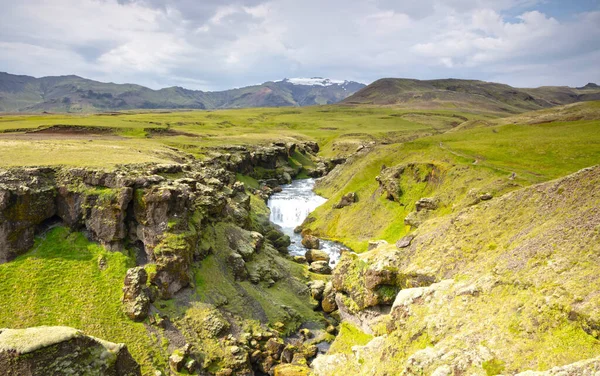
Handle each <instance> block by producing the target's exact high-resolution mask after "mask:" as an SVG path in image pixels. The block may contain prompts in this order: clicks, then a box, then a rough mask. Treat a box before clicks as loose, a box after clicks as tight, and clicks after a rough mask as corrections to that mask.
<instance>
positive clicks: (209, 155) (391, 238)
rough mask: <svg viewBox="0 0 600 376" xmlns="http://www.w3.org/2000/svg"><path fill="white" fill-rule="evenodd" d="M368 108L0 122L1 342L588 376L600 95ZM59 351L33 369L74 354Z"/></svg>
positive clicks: (594, 326) (291, 365)
mask: <svg viewBox="0 0 600 376" xmlns="http://www.w3.org/2000/svg"><path fill="white" fill-rule="evenodd" d="M380 84H381V83H376V84H373V85H375V86H372V85H371V86H368V87H367V88H365V89H363V90H360V91H358V92H357V93H356V94H354V95H353V96H350V97H349V98H348V99H346V100H344V101H343V102H342V103H340V104H337V105H322V106H308V107H294V108H289V107H284V108H266V107H261V108H243V109H218V110H194V109H190V110H181V111H179V110H178V111H172V110H169V109H162V110H131V111H123V112H110V113H88V114H60V113H51V114H42V113H40V114H31V113H27V114H8V113H7V114H2V115H0V311H1V312H2V315H0V328H11V329H15V330H17V329H21V330H25V329H26V328H30V327H38V326H52V327H54V326H66V327H72V328H76V329H78V330H81V331H82V333H83V334H85V336H92V337H97V338H101V339H102V340H105V341H110V342H111V343H113V345H114V343H117V344H118V343H124V344H125V345H126V348H127V350H128V352H129V353H130V355H129V356H130V357H131V358H132V359H134V361H135V362H136V363H137V364H138V367H139V368H138V369H137V370H136V369H135V367H133V368H131V369H133V371H131V372H132V373H131V374H143V375H159V374H162V375H170V374H172V375H178V374H202V375H205V374H206V375H208V374H211V375H220V376H225V375H253V374H255V375H264V374H269V375H279V376H289V375H309V374H314V375H323V376H325V375H327V376H329V375H390V374H403V375H423V374H426V375H438V376H441V375H467V374H468V375H497V374H522V375H551V374H557V373H556V372H565V374H567V375H585V374H590V375H591V374H594V373H593V372H597V370H598V369H599V368H598V367H600V360H599V359H600V358H599V357H600V340H599V338H600V337H599V330H600V329H599V328H600V326H599V322H600V316H599V315H600V311H599V310H598V307H599V305H598V303H599V302H598V296H597V291H596V290H597V289H596V286H597V285H598V281H597V279H598V273H597V269H598V267H597V265H598V261H599V260H598V257H599V255H600V249H599V248H598V247H599V244H600V241H599V240H600V210H599V208H600V196H598V189H597V186H598V183H600V182H599V181H598V180H599V176H600V175H599V169H598V164H599V161H600V131H599V127H600V102H598V101H594V100H593V99H594V98H595V97H593V95H595V94H590V93H591V91H593V90H594V88H590V89H576V90H580V91H581V93H579V94H581V95H590V97H585V98H583V99H582V98H579V100H583V101H582V102H578V103H571V102H567V103H555V102H553V101H554V100H555V99H552V98H549V97H548V96H547V95H546V94H544V95H541V94H539V92H536V91H535V89H532V91H528V92H527V93H528V95H530V96H531V97H532V98H534V99H535V100H533V101H531V100H526V99H523V97H522V93H521V92H519V93H517V94H506V93H503V94H502V95H503V96H506V95H508V96H509V99H510V100H506V97H502V98H500V99H498V98H496V99H494V101H493V103H495V104H494V105H489V104H490V103H492V102H490V101H488V99H485V104H484V103H483V102H478V101H477V102H473V101H472V98H474V96H476V97H478V98H481V97H482V96H483V97H485V95H484V94H482V90H483V91H485V90H487V91H485V92H486V93H489V92H490V91H489V87H488V86H487V85H484V86H483V88H481V87H478V88H477V90H475V89H473V88H472V85H474V84H473V82H471V81H469V82H467V83H464V86H461V85H458V84H457V85H458V86H460V87H465V88H466V89H464V90H467V93H466V94H465V95H464V96H461V97H460V98H458V99H457V98H456V97H447V96H446V94H443V95H442V94H440V95H441V96H440V97H438V99H435V100H433V99H432V100H431V101H429V102H428V103H430V104H431V105H426V106H421V105H420V104H419V103H420V102H419V101H416V102H415V101H412V100H411V101H409V102H405V101H404V99H402V98H403V97H402V96H400V97H398V96H397V95H396V94H393V95H392V94H390V93H389V92H387V91H381V89H380V88H379V85H380ZM455 84H456V83H455ZM493 88H494V90H496V89H497V87H496V86H493ZM413 89H414V88H413ZM413 89H411V90H413ZM419 90H421V89H419ZM423 90H424V89H423ZM427 90H430V88H428V89H427ZM436 90H437V89H436ZM573 90H575V89H573ZM447 91H448V90H444V92H447ZM455 91H456V90H455ZM459 91H460V90H459ZM588 91H589V92H590V93H588ZM584 92H585V93H584ZM389 95H392V96H393V97H394V98H396V99H394V101H389V100H388V96H389ZM407 95H408V94H407ZM410 95H412V94H410ZM486 95H487V94H486ZM536 95H537V96H538V97H536ZM358 98H369V99H368V100H369V102H368V103H366V102H365V103H362V102H360V101H359V100H358ZM398 98H400V99H398ZM465 98H466V99H465ZM553 98H554V97H553ZM447 101H451V102H452V103H453V105H452V107H450V106H445V105H441V106H440V105H439V104H440V103H442V102H447ZM359 102H360V103H359ZM407 103H408V104H407ZM523 103H529V104H527V105H523ZM313 185H314V192H313V191H312V190H313ZM317 195H318V196H317ZM319 196H320V197H319ZM305 217H306V218H305ZM278 225H281V226H282V227H283V228H281V227H280V226H278ZM292 242H293V243H292ZM332 247H333V248H332ZM338 257H339V258H338ZM334 261H335V262H334ZM6 333H7V334H5V332H3V331H1V330H0V354H1V353H2V349H3V347H2V346H8V345H10V346H12V347H10V346H8V348H9V349H13V348H14V349H17V348H20V347H19V346H17V345H15V344H13V343H12V342H8V341H9V340H5V342H2V341H3V336H4V335H6V336H9V335H14V334H12V332H10V333H9V332H6ZM60 333H61V334H60V335H59V336H58V338H59V339H54V340H53V341H54V342H52V343H51V344H50V345H47V347H44V346H43V345H41V347H40V348H41V350H35V351H33V353H34V354H37V355H35V356H40V357H43V356H45V355H44V354H43V352H44V351H46V349H50V350H52V348H53V347H52V346H58V345H60V344H61V343H64V344H67V343H70V342H69V341H72V338H73V336H75V338H79V336H81V335H83V334H73V332H72V331H70V330H62V331H60ZM53 338H54V337H53ZM83 338H87V337H83ZM81 340H83V339H81ZM61 341H62V342H61ZM3 343H4V344H3ZM6 343H8V345H6ZM36 351H37V352H36ZM52 351H53V350H52ZM11 354H14V352H13V353H11ZM119 354H121V353H119ZM24 355H27V354H24ZM29 355H31V354H29ZM119 357H120V358H119V359H125V360H123V362H125V363H127V361H128V360H127V359H128V358H127V356H125V355H123V354H121V355H119ZM3 361H4V360H3V358H2V357H1V356H0V365H1V364H9V363H8V362H9V361H6V363H2V362H3ZM10 361H13V360H10ZM76 363H77V362H73V367H75V366H76V365H77V364H76ZM127 364H129V363H127ZM49 367H50V366H49ZM102 367H109V365H106V366H105V365H103V366H102ZM553 367H558V368H553ZM49 369H50V368H49ZM74 369H75V368H74ZM104 369H105V370H106V369H107V368H104ZM551 369H555V370H556V372H555V371H550V370H551ZM128 372H129V371H128ZM553 372H555V373H553Z"/></svg>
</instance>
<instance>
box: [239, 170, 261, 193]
mask: <svg viewBox="0 0 600 376" xmlns="http://www.w3.org/2000/svg"><path fill="white" fill-rule="evenodd" d="M235 179H236V180H237V181H239V182H242V183H244V185H245V186H246V188H252V189H258V188H259V184H258V181H256V179H254V178H253V177H252V176H248V175H242V174H239V173H238V174H235Z"/></svg>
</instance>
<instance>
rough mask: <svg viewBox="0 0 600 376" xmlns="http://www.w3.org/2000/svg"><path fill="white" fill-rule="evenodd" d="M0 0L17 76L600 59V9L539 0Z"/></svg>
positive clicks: (520, 66)
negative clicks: (571, 9)
mask: <svg viewBox="0 0 600 376" xmlns="http://www.w3.org/2000/svg"><path fill="white" fill-rule="evenodd" d="M3 3H4V4H3ZM0 5H1V6H2V7H3V9H6V11H5V12H3V13H1V14H0V48H2V54H1V55H0V70H7V71H10V72H14V73H21V74H32V75H48V74H71V73H73V74H79V75H82V76H88V77H90V78H94V79H102V80H110V81H115V82H137V83H140V84H144V85H150V86H152V87H159V86H169V85H185V86H188V87H191V88H201V89H224V88H228V87H232V86H243V85H248V84H252V83H258V82H262V81H266V80H270V79H280V78H283V77H293V76H308V77H310V76H331V77H335V78H342V79H358V80H362V81H367V82H368V81H372V80H375V79H377V78H379V77H384V76H386V77H390V76H400V77H415V78H439V77H449V76H452V77H469V78H478V79H502V81H504V82H507V83H512V84H519V83H522V82H532V83H535V82H539V83H546V84H553V83H557V82H559V81H560V83H565V81H567V80H571V81H569V82H567V83H570V84H572V85H578V84H582V82H581V80H584V81H586V82H587V81H593V80H600V71H599V68H598V67H595V66H594V65H593V64H589V61H588V59H589V57H590V56H596V55H593V54H594V53H596V52H597V51H598V50H600V12H597V11H596V12H593V11H590V12H587V13H583V14H580V15H575V14H573V15H571V17H564V18H561V19H560V20H558V19H555V18H553V17H550V16H548V15H547V14H545V13H544V12H543V7H541V8H540V5H539V4H538V1H537V0H498V1H485V0H446V1H442V0H422V1H419V2H414V1H409V0H403V1H401V0H368V1H362V0H353V1H351V0H330V1H326V2H323V1H317V0H305V1H302V2H298V1H295V0H272V1H263V0H231V1H227V2H224V1H216V0H214V1H213V0H206V1H202V2H197V1H193V0H166V1H158V0H120V1H119V2H117V0H52V1H48V0H27V1H21V2H14V1H10V2H9V0H0ZM41 61H43V63H41ZM561 70H564V72H562V71H561ZM574 70H577V73H576V74H575V73H573V72H572V71H574ZM561 72H562V73H561ZM584 77H587V78H584ZM521 86H523V85H521Z"/></svg>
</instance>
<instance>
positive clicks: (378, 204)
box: [308, 102, 600, 251]
mask: <svg viewBox="0 0 600 376" xmlns="http://www.w3.org/2000/svg"><path fill="white" fill-rule="evenodd" d="M584 107H585V108H587V109H588V110H587V111H595V113H596V114H598V113H599V111H598V109H599V107H598V102H595V103H589V104H585V105H584ZM567 110H568V109H567ZM563 111H565V109H563V108H557V109H555V110H554V113H556V114H559V113H561V112H563ZM549 113H550V112H549V111H542V112H539V113H532V114H529V115H526V116H527V118H528V119H529V118H533V117H536V116H539V117H543V118H547V117H548V114H549ZM507 119H509V118H507ZM507 119H500V120H498V122H500V123H502V122H505V121H507ZM510 122H511V123H512V121H510ZM534 123H535V121H534ZM599 161H600V121H598V120H575V121H556V122H542V123H540V124H506V125H493V126H486V127H480V128H474V129H468V130H463V131H457V132H449V133H445V134H440V135H435V136H430V137H424V138H420V139H418V140H415V141H411V142H407V143H403V144H394V145H381V146H377V147H374V148H372V149H367V150H363V151H361V152H360V153H357V154H355V155H354V156H353V157H351V158H350V159H349V161H348V162H347V163H346V164H345V165H344V166H343V167H340V168H338V169H337V170H334V171H333V172H332V173H331V174H329V175H328V176H327V177H326V178H324V179H323V180H322V181H320V182H319V184H318V185H317V192H318V193H319V194H321V195H323V196H325V197H328V198H329V199H330V200H329V202H327V203H326V204H324V205H323V206H321V207H319V208H318V209H317V210H316V211H315V212H314V214H313V216H314V217H315V218H316V220H315V221H314V222H312V223H310V224H309V225H308V228H310V229H311V230H313V231H314V232H315V233H317V234H319V235H321V236H324V237H329V238H332V239H336V240H339V241H341V242H344V243H345V244H347V245H348V246H350V247H352V248H353V249H355V250H358V251H361V250H366V247H367V242H368V240H371V239H385V240H387V241H389V242H395V241H396V240H398V239H399V238H401V237H402V236H403V235H404V234H405V233H406V232H407V231H408V230H409V229H410V227H409V226H406V225H405V224H404V219H405V218H406V216H407V215H408V214H409V213H411V212H413V211H414V210H415V202H416V201H417V200H419V199H420V198H422V197H433V198H435V199H437V200H438V201H439V205H438V206H439V207H438V209H437V210H436V211H435V212H434V213H433V214H432V215H443V214H447V213H450V212H453V211H456V210H458V209H461V208H464V207H466V206H468V205H470V204H472V202H473V201H474V200H475V199H476V197H477V195H481V194H484V193H490V194H492V195H493V196H499V195H501V194H503V193H505V192H508V191H511V190H514V189H517V188H520V187H523V186H527V185H530V184H534V183H539V182H542V181H547V180H550V179H554V178H557V177H560V176H564V175H566V174H569V173H573V172H575V171H577V170H579V169H581V168H584V167H588V166H591V165H594V164H597V163H598V162H599ZM408 164H416V165H417V166H424V167H422V168H423V169H427V167H426V166H427V164H431V165H433V166H435V169H436V171H437V174H438V178H437V179H435V180H431V181H419V179H416V178H415V177H414V176H412V175H410V174H409V173H405V174H403V175H402V176H400V177H399V180H398V181H399V185H400V187H401V188H402V191H403V194H402V195H401V197H400V198H399V199H398V200H395V201H390V200H389V199H387V198H386V197H385V194H384V192H383V191H382V190H381V188H380V185H379V183H378V182H377V180H376V179H377V176H379V175H380V174H381V170H382V166H387V167H393V166H402V165H408ZM415 173H416V172H415ZM513 173H514V174H515V176H514V179H511V176H512V174H513ZM348 192H356V193H357V195H358V202H357V203H355V204H353V205H351V206H349V207H346V208H343V209H334V208H333V206H334V205H335V204H336V203H337V202H339V200H340V199H341V197H342V196H343V195H344V194H346V193H348Z"/></svg>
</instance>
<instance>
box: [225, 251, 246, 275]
mask: <svg viewBox="0 0 600 376" xmlns="http://www.w3.org/2000/svg"><path fill="white" fill-rule="evenodd" d="M229 265H230V266H231V269H232V270H233V275H234V277H235V279H236V280H240V281H243V280H245V279H246V278H247V277H248V270H246V262H245V261H244V259H243V258H242V256H241V255H239V254H237V253H232V254H231V255H230V256H229Z"/></svg>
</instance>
